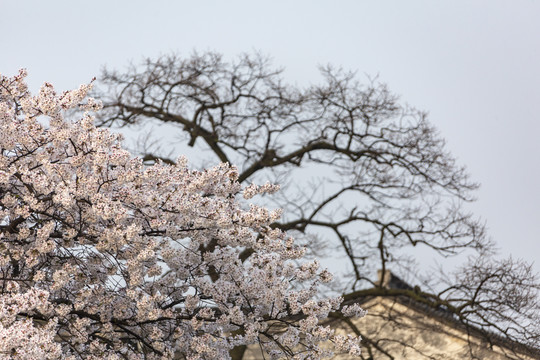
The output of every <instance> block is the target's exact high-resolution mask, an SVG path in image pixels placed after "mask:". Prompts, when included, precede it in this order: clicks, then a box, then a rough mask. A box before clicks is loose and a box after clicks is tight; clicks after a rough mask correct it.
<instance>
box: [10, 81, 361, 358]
mask: <svg viewBox="0 0 540 360" xmlns="http://www.w3.org/2000/svg"><path fill="white" fill-rule="evenodd" d="M25 76H26V73H25V72H24V71H21V72H20V73H19V74H18V75H17V76H15V77H11V78H9V77H5V76H1V77H0V250H1V251H0V358H2V359H8V358H9V359H56V358H66V359H173V358H178V359H193V360H194V359H227V358H229V357H230V354H231V353H233V352H234V351H236V350H237V349H242V348H244V347H245V346H246V345H249V344H256V345H257V347H258V348H260V351H261V352H262V353H264V354H266V355H265V356H267V357H269V358H283V357H285V358H294V359H307V358H309V359H318V358H321V357H325V356H330V354H331V350H337V351H338V352H348V353H350V354H353V355H354V354H358V353H359V349H360V348H359V341H360V338H359V337H355V336H346V335H342V334H336V333H334V331H333V330H332V329H330V328H329V327H325V326H322V325H321V324H320V320H321V319H324V318H326V317H327V316H328V314H329V313H331V312H342V313H344V314H346V315H351V316H362V315H363V311H362V310H361V309H360V308H359V307H358V306H355V305H351V306H348V307H346V308H341V305H340V304H341V300H342V299H341V298H340V297H337V298H329V299H323V298H321V297H320V296H317V294H318V289H319V286H320V284H321V283H325V282H328V281H330V279H331V278H332V277H331V274H330V273H329V272H328V271H327V270H324V269H321V268H320V266H319V263H318V262H317V261H307V260H302V257H303V255H304V253H305V249H304V248H302V247H299V246H298V245H296V244H295V242H294V240H293V239H292V238H291V237H289V236H288V235H287V234H286V233H285V232H284V231H282V230H280V229H277V228H274V227H271V226H270V224H272V223H274V222H276V221H277V220H278V219H279V218H280V210H269V209H267V208H264V207H261V206H257V205H255V204H249V202H248V199H250V198H252V197H254V196H257V195H258V194H262V193H273V192H275V191H276V190H277V189H278V188H277V186H275V185H271V184H265V185H262V186H256V185H249V186H247V187H242V186H241V185H240V183H239V182H238V177H239V173H238V170H237V169H236V167H234V166H232V165H229V164H227V163H221V164H220V165H218V166H215V167H213V168H210V169H207V170H192V169H190V168H189V167H188V166H187V161H186V159H185V158H183V157H180V158H178V159H177V160H176V161H174V163H173V164H164V163H162V162H160V161H158V162H156V163H155V164H154V165H152V166H146V165H145V164H143V161H142V160H141V159H140V158H136V157H133V156H132V155H131V154H130V153H129V152H128V151H126V150H124V149H123V148H122V145H121V136H120V135H118V134H114V133H111V132H109V130H106V129H99V128H96V127H95V126H94V125H93V121H94V118H93V115H92V114H93V112H94V111H96V110H99V108H100V104H99V103H98V102H97V101H95V100H93V99H91V98H87V97H86V95H87V92H88V91H89V89H90V88H91V84H90V85H83V86H81V87H80V88H79V89H77V90H74V91H67V92H64V93H61V94H57V93H56V92H55V90H54V88H53V87H52V85H50V84H48V83H46V84H44V85H43V86H42V87H41V90H40V91H39V94H38V95H37V96H32V95H31V94H30V93H29V91H28V88H27V85H26V84H25ZM70 109H80V110H81V111H82V115H81V116H80V118H78V119H76V120H70V119H68V116H66V112H67V111H69V110H70ZM246 249H249V252H250V256H249V257H243V256H242V254H243V253H244V252H245V250H246Z"/></svg>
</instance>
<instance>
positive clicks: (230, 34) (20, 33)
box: [0, 0, 540, 270]
mask: <svg viewBox="0 0 540 360" xmlns="http://www.w3.org/2000/svg"><path fill="white" fill-rule="evenodd" d="M0 33H1V34H2V37H1V38H0V45H1V47H0V49H1V51H0V73H1V74H4V75H9V76H10V75H14V74H15V73H16V72H17V70H18V69H19V68H21V67H25V68H27V69H28V71H29V82H30V84H31V87H32V89H33V90H34V91H35V90H37V89H38V88H39V85H40V84H41V83H43V82H44V81H48V82H51V83H53V84H54V85H55V87H56V88H57V89H58V90H67V89H71V88H74V87H76V86H78V85H80V84H81V83H87V82H89V81H90V80H91V79H92V77H94V76H99V73H100V69H101V67H102V66H103V65H105V64H107V66H108V67H111V68H122V67H124V66H126V65H127V64H128V62H129V61H134V62H135V63H138V62H139V61H140V60H141V59H142V58H143V57H157V56H158V55H159V54H164V53H168V52H171V51H175V52H179V53H181V54H186V55H189V54H190V53H191V52H192V51H193V50H200V51H204V50H216V51H219V52H222V53H224V54H225V55H226V56H229V57H232V56H235V55H237V54H239V53H241V52H246V51H247V52H249V51H253V50H258V51H261V52H263V53H265V54H268V55H270V56H272V57H273V59H274V63H275V65H278V66H284V67H285V68H286V72H285V75H286V78H287V80H289V81H293V82H298V83H299V84H306V83H309V82H310V81H313V80H315V81H316V80H317V78H318V71H317V65H319V64H327V63H332V64H335V65H341V66H343V67H344V68H346V69H351V70H357V71H358V72H359V73H360V74H364V73H365V74H367V75H369V76H376V75H378V77H379V80H381V81H383V82H385V83H387V84H388V86H389V88H390V89H391V90H392V91H393V92H395V93H397V94H399V95H400V96H401V99H402V101H403V102H406V103H408V104H410V105H412V106H414V107H416V108H419V109H422V110H426V111H428V112H429V114H430V116H429V118H430V120H431V122H432V123H433V124H434V125H435V126H436V127H437V128H438V129H439V130H440V132H441V135H442V136H443V137H444V138H445V139H446V140H447V144H448V149H449V150H450V151H451V152H452V153H453V154H454V155H455V156H456V157H457V158H458V160H459V163H460V164H462V165H466V166H467V168H468V170H469V172H470V174H471V175H472V178H473V179H474V180H476V181H478V182H480V183H481V184H482V187H481V189H480V191H479V192H478V198H479V200H478V201H477V202H476V203H475V204H474V205H472V206H471V210H472V211H474V212H475V213H476V214H477V215H479V216H480V217H482V218H483V219H485V220H486V222H487V225H488V228H489V233H490V235H491V237H492V238H493V239H494V240H495V241H496V242H497V243H498V244H499V245H500V248H501V253H502V254H505V255H506V254H512V255H513V256H514V257H519V258H524V259H526V260H529V261H535V260H536V259H537V257H538V256H539V255H538V254H540V210H539V206H540V187H539V186H538V185H539V181H538V178H539V175H540V159H539V157H540V144H539V140H538V133H539V130H540V121H539V118H540V1H535V0H528V1H527V0H512V1H510V0H508V1H495V0H489V1H470V0H468V1H456V0H452V1H403V0H396V1H380V0H378V1H358V0H355V1H336V0H335V1H315V0H305V1H292V0H288V1H278V0H274V1H264V2H263V1H254V0H251V1H247V0H246V1H231V0H228V1H204V0H200V1H156V0H153V1H148V0H146V1H135V0H130V1H119V0H116V1H111V0H108V1H103V0H92V1H84V2H83V1H72V0H71V1H68V0H66V1H58V0H46V1H44V0H0ZM536 269H537V270H540V266H539V262H537V264H536Z"/></svg>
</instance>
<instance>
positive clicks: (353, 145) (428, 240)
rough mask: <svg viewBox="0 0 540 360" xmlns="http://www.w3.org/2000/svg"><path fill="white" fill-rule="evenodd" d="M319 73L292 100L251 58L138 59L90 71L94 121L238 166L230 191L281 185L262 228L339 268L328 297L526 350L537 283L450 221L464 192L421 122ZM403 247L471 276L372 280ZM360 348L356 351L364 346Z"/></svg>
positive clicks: (462, 223)
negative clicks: (416, 312) (364, 301)
mask: <svg viewBox="0 0 540 360" xmlns="http://www.w3.org/2000/svg"><path fill="white" fill-rule="evenodd" d="M321 74H322V77H323V81H322V82H321V83H320V84H316V85H311V86H309V87H306V88H301V87H298V86H292V85H289V84H287V83H285V82H284V81H283V79H282V77H281V70H279V69H277V70H276V69H273V68H272V67H271V65H270V64H269V61H268V59H267V58H265V57H263V56H260V55H243V56H241V57H239V58H238V59H237V60H236V61H233V62H227V61H225V60H224V59H223V58H222V56H220V55H219V54H214V53H205V54H202V55H200V54H194V55H192V56H191V57H189V58H182V57H179V56H176V55H170V56H163V57H161V58H159V59H157V60H152V59H148V60H146V62H145V63H144V64H143V65H142V66H132V67H130V68H129V69H127V70H126V71H123V72H119V71H107V70H105V71H104V72H103V74H102V81H103V86H102V91H101V93H100V94H99V96H100V97H101V98H102V99H103V101H104V105H105V112H104V113H103V114H104V115H103V116H102V117H101V118H99V119H98V121H99V125H101V126H121V127H135V128H139V129H140V128H142V127H145V126H147V125H149V124H166V125H167V126H168V131H170V132H174V133H175V134H178V144H181V145H187V146H190V147H194V148H196V149H198V150H200V151H201V152H203V153H204V154H206V155H207V156H206V158H205V160H206V161H209V162H229V163H233V164H236V165H238V166H239V168H240V177H239V180H240V181H241V182H255V181H256V182H260V181H264V180H269V181H271V182H278V183H284V182H285V184H286V185H285V186H283V187H282V191H281V192H280V195H278V196H277V197H273V198H272V199H270V200H269V202H270V201H271V202H274V203H275V205H278V206H279V207H281V208H283V209H284V218H283V219H282V221H280V222H276V223H275V224H273V226H275V227H276V228H280V229H282V230H287V231H292V232H294V233H295V236H297V237H299V238H303V239H304V241H305V244H306V245H307V246H308V247H309V249H311V250H312V251H313V253H314V254H315V255H318V256H321V255H322V256H323V257H324V256H326V257H332V256H334V257H335V256H338V257H342V258H345V259H346V260H347V263H348V267H347V271H346V272H345V273H343V272H342V275H343V276H342V277H341V278H342V280H344V281H342V282H341V284H340V285H339V286H340V288H338V289H337V290H338V291H340V292H342V293H344V294H347V295H345V298H346V299H349V300H350V299H355V298H357V297H359V296H360V297H361V296H377V295H382V296H396V297H397V296H400V297H409V298H411V299H414V300H415V301H419V302H421V303H423V304H425V305H426V306H428V307H432V308H434V309H441V308H444V309H445V311H448V312H451V313H452V316H454V317H455V318H456V319H458V320H459V321H460V322H461V323H462V324H463V325H464V326H466V327H467V328H469V327H474V328H475V329H480V330H481V331H483V336H485V337H486V339H488V340H489V339H490V337H491V336H495V335H496V336H503V337H504V338H506V339H508V340H511V341H520V342H522V343H525V344H529V345H534V344H535V343H536V342H538V341H539V340H540V320H539V318H538V315H537V314H538V313H540V306H539V302H538V299H539V296H538V295H539V282H538V279H537V277H536V275H535V274H534V272H533V271H532V270H531V269H530V267H528V266H527V265H526V264H523V263H521V262H516V261H511V260H507V261H496V260H493V258H492V257H491V254H492V250H493V244H492V243H491V242H490V241H489V240H488V239H487V237H486V236H485V231H484V230H485V229H484V225H483V223H482V222H480V221H479V220H478V219H475V218H474V217H473V216H472V215H471V214H469V213H467V212H466V211H465V210H464V209H463V204H464V203H466V202H469V201H472V200H474V198H473V193H474V191H475V190H476V189H477V187H478V185H477V184H476V183H474V182H472V181H471V180H470V179H469V177H468V174H467V173H466V171H465V169H464V168H463V167H460V166H458V165H456V162H455V160H454V158H453V157H452V156H451V155H450V154H449V153H448V152H447V151H446V149H445V145H444V141H443V139H442V138H441V137H440V136H439V135H438V133H437V131H436V130H435V129H434V128H433V126H432V125H431V124H430V123H429V122H428V120H427V119H426V114H425V113H423V112H421V111H418V110H415V109H413V108H410V107H408V106H403V105H401V104H400V103H399V101H398V98H397V96H395V95H393V94H392V93H391V92H390V91H389V90H388V89H387V87H386V86H385V85H384V84H380V83H378V82H377V81H375V80H369V81H368V82H367V84H362V83H360V82H359V81H358V80H357V79H356V76H355V74H354V73H351V72H346V71H343V70H341V69H336V68H333V67H331V66H326V67H322V68H321ZM142 155H143V156H144V159H145V160H146V161H147V162H149V163H151V162H154V161H156V160H158V159H160V160H161V161H164V162H170V161H172V160H171V159H169V158H168V157H166V156H163V154H162V153H160V152H159V151H155V149H152V148H151V147H150V148H148V147H147V148H145V149H143V154H142ZM205 165H208V164H205ZM417 248H425V249H430V250H432V252H433V254H437V255H440V256H442V257H447V256H453V255H457V254H462V253H463V252H464V251H469V253H476V254H477V255H476V256H474V255H473V259H472V262H473V264H475V265H474V266H464V267H463V269H462V270H461V271H457V272H456V275H455V276H454V277H452V278H450V277H448V276H446V275H444V274H439V275H434V274H430V279H429V280H431V282H428V281H426V283H425V285H423V287H424V286H425V287H426V288H427V289H429V290H425V291H423V290H420V289H419V288H416V289H391V288H384V287H382V286H381V283H379V282H377V281H375V280H374V275H373V274H374V271H375V270H377V269H379V270H382V274H385V273H386V272H385V270H387V269H389V268H390V269H392V270H393V271H395V272H398V273H405V272H406V271H410V269H411V267H412V266H414V258H412V259H411V256H410V254H414V253H415V252H416V249H417ZM407 254H408V255H407ZM248 256H249V251H246V252H245V253H244V254H243V255H242V259H243V260H244V259H246V258H247V257H248ZM417 260H418V259H417ZM341 263H342V262H341ZM333 270H334V272H339V270H340V269H337V271H336V269H333ZM430 284H436V286H433V287H431V285H430ZM443 284H446V285H447V286H443ZM335 290H336V289H335ZM351 301H352V300H351ZM357 330H358V329H357ZM494 334H495V335H494ZM362 335H363V336H368V337H369V334H362ZM371 340H373V339H369V338H367V339H366V341H365V346H366V347H370V346H375V344H376V342H375V341H371ZM389 356H390V355H389Z"/></svg>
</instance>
